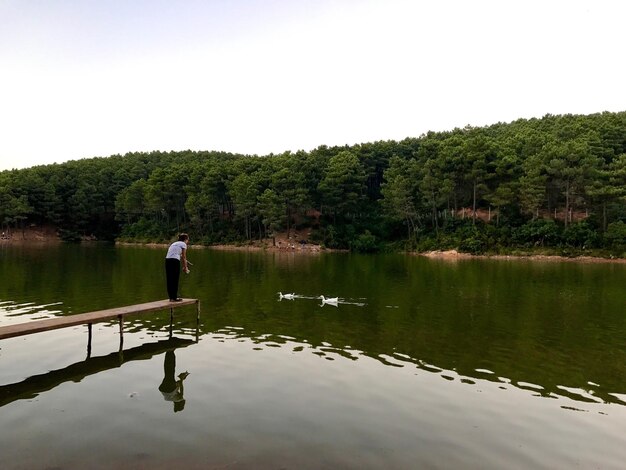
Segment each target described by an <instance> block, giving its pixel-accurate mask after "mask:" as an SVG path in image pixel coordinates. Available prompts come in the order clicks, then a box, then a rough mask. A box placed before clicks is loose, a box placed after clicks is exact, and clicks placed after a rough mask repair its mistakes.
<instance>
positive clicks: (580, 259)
mask: <svg viewBox="0 0 626 470" xmlns="http://www.w3.org/2000/svg"><path fill="white" fill-rule="evenodd" d="M411 254H414V255H415V256H424V257H426V258H431V259H440V260H445V261H457V260H465V259H495V260H513V261H523V260H529V261H546V262H565V263H583V264H601V263H612V264H624V263H626V259H625V258H601V257H599V256H586V255H582V256H573V257H567V256H560V255H541V254H528V255H473V254H471V253H461V252H458V251H457V250H434V251H425V252H421V253H417V252H415V253H411Z"/></svg>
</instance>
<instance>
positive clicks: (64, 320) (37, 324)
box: [0, 299, 199, 339]
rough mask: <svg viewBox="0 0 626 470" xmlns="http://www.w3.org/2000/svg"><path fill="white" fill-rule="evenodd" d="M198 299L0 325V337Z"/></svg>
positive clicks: (171, 305) (96, 320)
mask: <svg viewBox="0 0 626 470" xmlns="http://www.w3.org/2000/svg"><path fill="white" fill-rule="evenodd" d="M198 304H199V300H198V299H183V300H182V301H180V302H170V301H169V300H157V301H154V302H147V303H143V304H137V305H127V306H125V307H116V308H110V309H107V310H99V311H96V312H87V313H78V314H75V315H66V316H62V317H55V318H47V319H45V320H33V321H30V322H26V323H18V324H15V325H7V326H0V339H5V338H13V337H15V336H23V335H29V334H33V333H39V332H42V331H49V330H56V329H59V328H67V327H70V326H76V325H85V324H91V323H96V322H100V321H105V320H111V319H114V318H120V317H122V318H123V317H124V316H126V315H137V314H141V313H148V312H155V311H157V310H167V309H174V308H179V307H184V306H187V305H198Z"/></svg>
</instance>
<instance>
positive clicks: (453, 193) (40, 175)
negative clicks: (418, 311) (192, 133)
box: [0, 112, 626, 256]
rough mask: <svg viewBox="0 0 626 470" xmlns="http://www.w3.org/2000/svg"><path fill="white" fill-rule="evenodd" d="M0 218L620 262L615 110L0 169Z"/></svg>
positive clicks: (361, 247) (622, 242)
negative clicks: (255, 149)
mask: <svg viewBox="0 0 626 470" xmlns="http://www.w3.org/2000/svg"><path fill="white" fill-rule="evenodd" d="M0 222H1V223H2V227H3V230H5V231H12V232H13V233H14V234H16V235H15V236H19V235H18V234H19V231H20V229H21V228H23V227H28V226H33V225H34V226H42V225H51V226H54V227H56V228H57V229H58V231H59V234H60V235H61V237H62V238H63V239H65V240H80V239H81V238H83V237H93V238H97V239H99V240H115V239H122V240H135V241H168V240H171V239H172V237H173V235H174V234H175V233H177V232H180V231H188V232H189V233H190V234H191V235H192V237H193V239H194V241H195V242H199V243H206V244H213V243H246V242H248V241H251V240H254V239H258V238H266V237H270V238H271V237H272V235H273V234H275V233H277V232H284V231H287V232H291V231H292V230H293V229H294V228H303V227H307V228H310V229H311V230H312V235H311V238H312V240H311V241H313V242H317V243H320V244H322V245H324V246H326V247H329V248H346V249H351V250H353V251H360V252H370V251H378V250H400V249H402V250H407V249H408V250H420V251H423V250H432V249H450V248H456V249H459V250H460V251H465V252H471V253H484V252H490V253H511V252H516V251H518V252H521V251H524V250H526V251H532V250H548V249H551V250H553V251H554V252H557V253H561V254H565V255H567V254H579V253H581V252H589V253H599V254H602V255H607V256H608V255H612V256H624V252H625V251H626V223H625V222H626V112H620V113H609V112H605V113H600V114H593V115H587V116H582V115H562V116H552V115H547V116H545V117H543V118H541V119H520V120H517V121H514V122H511V123H498V124H494V125H491V126H487V127H480V128H477V127H466V128H463V129H454V130H452V131H449V132H429V133H428V134H426V135H422V136H420V137H417V138H407V139H404V140H402V141H400V142H395V141H381V142H374V143H364V144H358V145H352V146H347V145H346V146H341V147H327V146H320V147H318V148H316V149H315V150H312V151H310V152H306V151H299V152H295V153H292V152H286V153H283V154H279V155H274V154H270V155H267V156H256V155H254V156H249V155H236V154H230V153H224V152H198V151H182V152H151V153H129V154H126V155H124V156H120V155H115V156H111V157H107V158H91V159H84V160H76V161H69V162H66V163H63V164H53V165H44V166H37V167H33V168H27V169H21V170H10V171H3V172H1V173H0Z"/></svg>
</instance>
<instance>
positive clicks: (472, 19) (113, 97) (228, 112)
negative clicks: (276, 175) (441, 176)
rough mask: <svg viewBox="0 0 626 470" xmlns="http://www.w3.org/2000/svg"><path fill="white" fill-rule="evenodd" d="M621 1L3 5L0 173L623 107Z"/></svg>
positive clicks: (64, 0) (219, 0)
mask: <svg viewBox="0 0 626 470" xmlns="http://www.w3.org/2000/svg"><path fill="white" fill-rule="evenodd" d="M625 18H626V1H622V0H563V1H560V0H523V1H522V0H493V1H488V0H471V1H468V0H429V1H420V0H263V1H262V0H206V1H201V0H185V1H183V0H178V1H175V0H107V1H102V0H0V170H2V169H10V168H24V167H29V166H33V165H40V164H47V163H53V162H64V161H67V160H73V159H78V158H85V157H95V156H109V155H113V154H117V153H119V154H124V153H126V152H131V151H151V150H163V151H169V150H185V149H192V150H223V151H229V152H236V153H246V154H257V155H266V154H268V153H270V152H273V153H280V152H283V151H286V150H293V151H295V150H298V149H304V150H311V149H313V148H315V147H317V146H319V145H322V144H325V145H343V144H355V143H361V142H373V141H377V140H388V139H394V140H400V139H403V138H405V137H417V136H419V135H420V134H422V133H424V132H427V131H429V130H434V131H443V130H451V129H453V128H454V127H463V126H465V125H467V124H471V125H474V126H482V125H486V124H492V123H495V122H498V121H503V122H509V121H512V120H514V119H517V118H522V117H523V118H531V117H541V116H543V115H545V114H546V113H551V114H562V113H575V114H589V113H595V112H601V111H624V110H626V87H625V86H624V80H625V72H626V61H625V60H624V51H625V50H626V35H625V34H624V29H623V22H624V19H625Z"/></svg>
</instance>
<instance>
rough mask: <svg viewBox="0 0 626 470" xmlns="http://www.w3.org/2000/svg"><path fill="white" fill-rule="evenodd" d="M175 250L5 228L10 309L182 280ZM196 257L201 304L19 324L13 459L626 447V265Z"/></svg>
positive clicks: (462, 457)
mask: <svg viewBox="0 0 626 470" xmlns="http://www.w3.org/2000/svg"><path fill="white" fill-rule="evenodd" d="M164 256H165V249H164V248H147V247H113V246H107V245H98V244H94V245H88V244H83V245H60V246H14V245H7V244H4V245H0V259H1V262H0V326H4V325H9V324H14V323H21V322H26V321H30V320H36V319H42V318H50V317H54V316H60V315H71V314H74V313H82V312H87V311H93V310H101V309H105V308H112V307H119V306H124V305H131V304H138V303H143V302H149V301H152V300H158V299H165V298H166V291H165V281H164V273H163V263H164V261H163V258H164ZM189 259H190V260H191V261H192V262H193V266H192V271H191V273H190V274H189V275H183V276H182V278H181V292H180V294H181V295H182V296H185V297H194V298H198V299H200V302H201V308H202V311H201V318H200V322H199V324H198V323H197V321H196V311H195V308H194V307H183V308H181V309H179V310H176V311H175V314H174V320H173V322H172V324H171V325H170V314H169V311H164V312H158V313H155V314H148V315H144V316H141V317H132V316H131V317H127V320H126V324H125V330H124V334H123V336H122V337H120V334H119V326H118V325H117V323H116V322H105V323H99V324H96V325H94V327H93V333H92V341H91V345H90V346H91V349H90V350H89V351H88V349H87V345H88V333H87V327H86V326H80V327H74V328H68V329H64V330H56V331H49V332H45V333H38V334H35V335H30V336H25V337H18V338H11V339H6V340H0V456H2V457H1V463H0V467H1V468H3V469H22V468H23V469H33V468H34V469H39V468H41V469H45V468H54V469H72V468H90V469H94V468H95V469H97V468H107V469H108V468H150V469H153V468H297V469H300V468H315V469H317V468H331V469H334V468H355V469H356V468H358V469H362V468H392V469H393V468H397V469H413V468H442V469H448V468H482V469H492V468H493V469H496V468H507V469H509V468H522V469H526V468H529V469H530V468H532V469H535V468H546V469H560V468H563V469H569V468H606V469H612V468H615V469H619V468H624V465H625V464H624V462H626V433H625V432H624V429H625V426H626V308H625V307H626V295H625V289H626V266H625V265H621V264H577V263H566V262H547V263H546V262H536V261H535V262H532V261H525V260H460V261H454V262H450V261H444V260H431V259H426V258H421V257H415V256H405V255H386V256H382V255H381V256H356V255H348V254H325V253H323V254H316V255H303V254H294V253H261V252H223V251H214V250H208V249H201V248H196V247H193V246H192V247H191V248H190V250H189ZM279 292H283V293H295V294H296V298H295V299H294V300H286V299H283V300H280V298H279V295H278V293H279ZM320 295H325V296H326V297H339V303H338V304H337V305H336V306H335V305H322V304H321V301H320V300H319V299H318V297H319V296H320ZM183 372H188V373H189V375H188V376H186V377H185V376H184V375H183V376H182V377H183V378H182V379H180V378H179V375H180V374H181V373H183ZM177 381H178V383H176V382H177ZM181 381H182V389H181Z"/></svg>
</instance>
